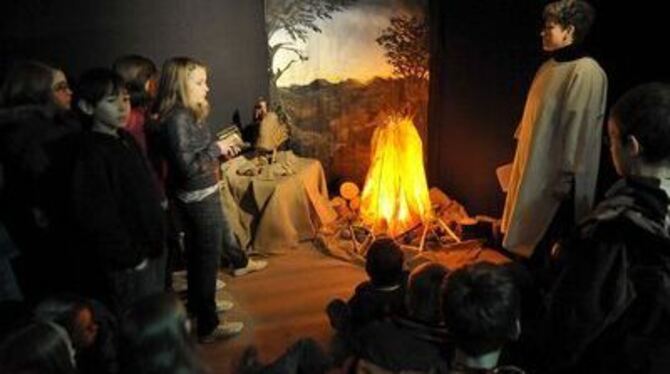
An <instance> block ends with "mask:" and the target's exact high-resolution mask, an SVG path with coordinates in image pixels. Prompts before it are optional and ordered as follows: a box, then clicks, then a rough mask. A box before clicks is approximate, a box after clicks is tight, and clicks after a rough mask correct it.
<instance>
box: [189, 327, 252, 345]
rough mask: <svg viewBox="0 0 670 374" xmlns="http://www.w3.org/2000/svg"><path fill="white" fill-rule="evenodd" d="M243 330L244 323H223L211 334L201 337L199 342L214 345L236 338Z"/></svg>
mask: <svg viewBox="0 0 670 374" xmlns="http://www.w3.org/2000/svg"><path fill="white" fill-rule="evenodd" d="M243 328H244V323H242V322H223V323H221V324H219V325H218V326H216V328H215V329H214V330H212V332H210V333H209V334H207V335H203V336H199V337H198V342H200V344H208V343H213V342H215V341H217V340H221V339H225V338H229V337H231V336H235V335H237V334H239V333H240V332H241V331H242V329H243Z"/></svg>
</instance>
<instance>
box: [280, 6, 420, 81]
mask: <svg viewBox="0 0 670 374" xmlns="http://www.w3.org/2000/svg"><path fill="white" fill-rule="evenodd" d="M272 1H281V0H272ZM421 3H422V1H421V0H418V1H417V0H414V1H412V0H361V1H360V2H359V3H357V4H356V5H354V6H351V7H349V8H347V9H345V10H344V11H343V12H338V13H334V14H332V17H333V18H332V19H328V20H319V21H318V22H317V26H318V27H319V28H321V30H322V32H321V33H316V32H313V33H311V34H310V35H309V39H308V40H307V43H302V42H300V41H298V42H293V43H294V45H295V46H296V47H298V48H301V49H303V50H305V51H306V54H307V56H309V60H308V61H302V62H296V63H294V64H293V65H292V66H291V68H290V69H289V70H287V71H286V72H285V73H284V75H282V77H281V78H280V79H279V81H278V82H277V83H278V85H279V86H281V87H287V86H291V85H304V84H308V83H310V82H312V81H313V80H315V79H326V80H328V81H331V82H340V81H343V80H346V79H356V80H358V81H361V82H366V81H368V80H370V79H372V78H374V77H390V76H392V75H393V67H392V66H391V65H389V64H388V62H386V58H385V57H384V50H383V48H382V47H380V46H379V45H378V44H377V42H375V39H377V38H378V37H379V36H380V35H381V33H382V30H384V29H385V28H387V27H388V26H389V25H390V19H391V17H392V16H394V15H400V14H413V13H416V12H418V11H420V9H422V8H421ZM291 41H292V40H291V39H290V37H289V36H288V34H287V33H286V32H284V31H279V32H277V33H276V34H275V36H274V37H273V38H272V40H270V45H274V44H275V43H279V42H291ZM293 59H296V56H295V54H294V53H292V52H289V51H279V52H277V54H276V56H275V59H274V61H273V69H274V70H277V69H278V68H280V67H284V66H286V64H288V63H289V61H291V60H293Z"/></svg>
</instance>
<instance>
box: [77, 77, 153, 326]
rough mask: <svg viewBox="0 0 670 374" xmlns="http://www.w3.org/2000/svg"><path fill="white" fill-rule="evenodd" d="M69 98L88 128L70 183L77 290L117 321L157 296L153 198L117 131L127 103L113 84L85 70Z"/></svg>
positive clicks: (131, 145) (140, 162)
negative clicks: (135, 305)
mask: <svg viewBox="0 0 670 374" xmlns="http://www.w3.org/2000/svg"><path fill="white" fill-rule="evenodd" d="M77 94H78V96H79V102H78V104H79V108H80V109H81V111H82V112H83V113H84V114H85V115H86V116H88V118H89V119H90V122H91V123H90V124H91V128H90V131H88V132H86V133H85V134H84V135H83V136H82V141H81V152H80V154H79V157H78V158H77V161H76V164H75V169H74V173H73V181H72V186H73V191H72V201H73V205H74V206H73V208H74V209H73V215H74V221H75V230H76V231H75V233H76V235H77V236H78V239H79V240H80V242H79V255H80V256H81V257H80V260H81V261H82V265H83V266H82V269H81V270H82V277H83V279H82V280H81V281H82V282H81V285H82V286H84V287H85V288H86V289H85V290H84V291H85V294H87V295H89V296H91V297H94V298H98V299H100V300H103V301H104V302H106V303H107V304H108V306H109V307H110V309H111V310H112V311H113V312H114V313H115V314H116V315H117V316H119V315H120V314H121V313H122V311H123V310H124V309H125V307H126V306H128V305H130V304H132V303H133V302H134V301H135V300H137V299H139V298H141V297H143V296H145V295H148V294H151V293H154V292H159V291H162V289H163V279H164V274H163V273H164V271H165V264H164V261H165V257H164V249H163V248H164V232H165V229H164V222H163V211H162V208H161V204H160V195H159V193H158V191H157V189H156V184H155V183H154V181H153V180H152V177H151V173H150V169H149V165H148V163H147V161H146V159H145V158H144V157H143V155H142V151H141V150H140V148H139V146H138V145H137V142H136V141H135V140H134V139H133V138H132V136H131V135H130V134H128V132H126V131H125V130H124V129H123V127H124V126H125V124H126V121H127V119H128V114H129V112H130V103H129V98H128V93H127V92H126V89H125V87H124V83H123V80H122V79H121V77H119V76H118V75H117V74H115V73H114V72H112V71H111V70H108V69H93V70H90V71H88V72H87V73H85V74H84V75H83V76H82V78H81V80H80V82H79V85H78V90H77Z"/></svg>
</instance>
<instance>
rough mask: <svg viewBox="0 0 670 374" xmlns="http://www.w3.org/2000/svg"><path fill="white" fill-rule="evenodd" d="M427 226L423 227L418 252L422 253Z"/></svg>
mask: <svg viewBox="0 0 670 374" xmlns="http://www.w3.org/2000/svg"><path fill="white" fill-rule="evenodd" d="M428 227H429V224H427V223H426V224H424V225H423V233H422V234H421V241H420V242H419V252H423V245H424V244H425V243H426V234H428Z"/></svg>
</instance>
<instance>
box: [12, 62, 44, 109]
mask: <svg viewBox="0 0 670 374" xmlns="http://www.w3.org/2000/svg"><path fill="white" fill-rule="evenodd" d="M53 76H54V69H53V68H52V67H50V66H48V65H46V64H43V63H41V62H39V61H19V62H17V63H15V64H14V65H13V66H12V67H11V68H10V69H9V72H8V73H7V76H6V78H5V81H4V82H3V84H2V90H0V105H1V106H3V107H12V106H18V105H31V104H32V105H46V104H48V103H50V102H51V100H52V99H51V98H52V92H51V84H52V83H53Z"/></svg>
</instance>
